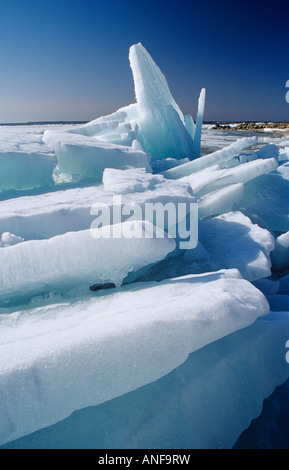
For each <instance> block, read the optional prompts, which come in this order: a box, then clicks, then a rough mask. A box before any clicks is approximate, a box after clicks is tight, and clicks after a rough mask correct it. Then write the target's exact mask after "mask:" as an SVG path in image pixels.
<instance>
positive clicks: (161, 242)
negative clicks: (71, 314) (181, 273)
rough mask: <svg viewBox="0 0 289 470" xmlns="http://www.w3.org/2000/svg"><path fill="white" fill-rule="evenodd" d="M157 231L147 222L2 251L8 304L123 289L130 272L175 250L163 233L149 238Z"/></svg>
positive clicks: (0, 293) (2, 295) (2, 285)
mask: <svg viewBox="0 0 289 470" xmlns="http://www.w3.org/2000/svg"><path fill="white" fill-rule="evenodd" d="M152 228H153V227H152V225H151V224H150V223H149V222H147V221H143V222H142V221H138V222H131V223H129V222H124V223H123V224H115V225H114V226H113V228H112V227H111V226H110V225H107V226H106V227H103V228H99V229H93V230H92V231H91V230H83V231H81V232H69V233H66V234H64V235H59V236H58V237H54V238H50V239H48V240H31V241H27V242H23V243H19V244H17V245H14V246H9V247H7V248H2V249H0V299H2V303H3V302H4V304H5V303H9V301H12V302H14V301H15V299H16V298H20V299H21V298H27V297H31V296H33V295H36V294H42V293H47V292H48V293H49V292H50V291H51V290H53V289H57V290H58V291H59V290H60V291H61V290H63V289H68V288H69V289H71V288H75V287H79V286H84V285H87V288H89V286H90V285H92V284H95V283H106V282H112V283H114V284H116V285H120V284H121V283H122V281H123V279H124V278H125V277H126V276H127V274H128V273H129V272H131V271H134V270H138V269H140V268H141V267H143V266H146V265H149V264H151V263H155V262H157V261H159V260H161V259H163V258H165V257H166V255H167V254H168V253H169V252H171V251H173V250H174V249H175V246H176V243H175V241H174V240H173V239H171V238H168V235H167V234H166V233H164V232H163V231H162V230H161V229H158V231H157V233H156V235H155V236H152V237H151V238H146V234H147V233H150V232H149V231H150V230H152ZM130 233H133V238H129V234H130Z"/></svg>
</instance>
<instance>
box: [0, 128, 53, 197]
mask: <svg viewBox="0 0 289 470" xmlns="http://www.w3.org/2000/svg"><path fill="white" fill-rule="evenodd" d="M56 164H57V159H56V156H55V155H54V153H53V152H52V151H51V149H49V147H48V146H46V145H44V144H43V142H42V141H41V137H39V136H35V135H33V134H29V133H28V132H25V131H22V132H19V131H18V132H17V130H11V129H7V128H5V127H3V128H1V129H0V169H1V171H0V192H1V191H6V192H7V191H9V190H29V189H33V188H39V187H49V186H52V185H54V180H53V171H54V168H55V166H56Z"/></svg>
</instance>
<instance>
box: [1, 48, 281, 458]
mask: <svg viewBox="0 0 289 470" xmlns="http://www.w3.org/2000/svg"><path fill="white" fill-rule="evenodd" d="M129 63H130V67H131V71H132V75H133V82H134V87H135V102H134V103H131V104H128V106H125V107H123V108H121V109H118V110H116V111H115V112H113V113H111V114H110V115H108V116H100V117H97V118H96V119H94V120H93V121H91V122H89V123H87V124H82V125H78V124H74V125H41V126H14V127H9V126H1V127H0V169H1V172H0V198H1V200H0V205H1V211H0V403H1V405H0V445H1V447H2V448H7V447H12V448H13V447H15V448H17V447H18V448H21V447H27V448H28V447H34V448H37V447H38V448H41V447H43V445H47V446H48V447H51V448H52V447H53V446H56V447H57V446H60V447H61V446H62V447H68V448H71V447H78V446H81V445H82V446H83V447H89V446H91V447H98V448H117V447H120V448H164V449H165V448H187V449H188V448H220V447H223V448H231V447H233V446H234V444H235V442H236V441H237V439H238V437H239V436H240V435H241V433H242V432H243V431H244V430H245V429H246V428H247V427H248V426H249V425H250V423H251V421H252V420H253V419H254V418H256V417H258V415H259V414H260V412H261V410H262V404H263V401H264V399H265V398H267V397H268V396H269V395H270V394H272V393H273V392H274V390H275V388H276V387H277V386H279V385H282V384H284V383H285V382H286V381H287V379H288V378H289V364H288V363H287V362H286V360H285V354H286V348H285V344H286V341H287V340H288V339H289V280H288V279H289V276H288V269H289V237H288V233H289V198H288V190H289V166H288V148H289V146H288V138H287V137H286V135H283V136H279V135H278V134H274V135H273V134H272V136H271V135H270V134H269V133H266V135H265V136H264V134H262V133H260V132H258V133H256V135H252V133H247V132H246V131H238V132H237V131H234V133H232V132H230V131H222V133H221V134H220V133H219V132H218V131H214V130H213V129H212V126H210V125H207V124H204V122H205V121H204V112H205V97H206V90H205V89H204V88H203V89H201V90H200V98H199V101H198V103H197V109H196V110H194V109H193V110H192V111H193V112H192V114H191V115H189V114H186V115H184V114H183V112H182V110H181V109H180V107H179V105H178V104H177V102H176V100H175V99H174V97H173V96H172V93H171V91H170V89H169V84H168V82H167V80H166V78H165V76H164V74H163V72H162V71H161V70H160V68H159V67H158V65H157V64H156V63H155V62H154V60H153V59H152V57H151V56H150V54H149V53H148V51H147V50H146V49H145V47H144V46H143V45H142V44H140V43H139V44H135V45H133V46H132V47H131V48H130V51H129ZM232 128H233V127H232ZM148 204H151V205H152V207H154V209H155V210H156V211H157V210H158V208H161V209H162V211H163V212H162V215H163V217H164V219H163V222H164V224H163V227H161V226H160V225H161V224H159V219H158V218H157V217H156V218H155V220H153V221H151V220H147V219H146V217H145V216H144V215H145V210H144V209H145V208H146V207H147V205H148ZM181 205H184V206H185V207H186V208H187V207H189V208H190V207H196V206H197V207H198V218H197V219H196V220H193V223H194V224H195V225H197V233H198V240H197V244H196V246H195V245H194V248H192V247H190V248H186V249H182V247H181V245H180V243H179V241H180V239H181V238H182V237H181V232H180V228H181V225H182V224H181V222H183V220H180V219H176V220H175V222H174V223H175V227H173V228H175V229H176V231H175V236H173V237H172V236H171V230H170V229H171V228H172V226H171V225H170V224H169V222H170V223H171V219H170V217H169V216H170V213H169V211H170V210H171V209H172V207H177V206H178V207H180V206H181ZM101 207H103V208H104V207H105V208H106V210H107V213H109V214H110V216H111V218H110V219H109V220H103V222H102V226H100V227H97V228H96V227H94V225H93V224H94V221H95V218H96V217H97V216H98V211H99V210H100V208H101ZM124 207H125V208H126V212H125V219H124V220H123V219H121V220H119V217H118V216H116V214H118V212H117V211H118V210H122V209H123V208H124ZM182 207H183V206H182ZM136 208H138V210H139V212H137V211H136ZM135 214H141V216H139V218H137V219H136V217H135ZM194 214H196V212H194ZM191 215H192V213H191V212H190V211H185V212H184V220H185V221H186V222H187V223H188V222H190V217H191ZM166 216H167V218H166ZM183 228H184V227H183ZM153 229H154V230H153ZM148 232H149V233H150V234H152V233H153V234H154V236H146V235H147V234H148ZM128 233H130V236H127V235H128ZM187 233H189V232H187ZM89 423H90V424H89ZM91 423H93V429H92V428H91ZM55 440H56V441H57V442H56V441H55ZM43 443H45V444H43Z"/></svg>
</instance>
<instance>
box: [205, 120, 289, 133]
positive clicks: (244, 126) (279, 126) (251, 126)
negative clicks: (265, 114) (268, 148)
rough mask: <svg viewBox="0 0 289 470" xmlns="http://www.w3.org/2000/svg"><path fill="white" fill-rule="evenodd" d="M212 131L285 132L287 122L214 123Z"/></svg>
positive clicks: (287, 125) (288, 127) (287, 127)
mask: <svg viewBox="0 0 289 470" xmlns="http://www.w3.org/2000/svg"><path fill="white" fill-rule="evenodd" d="M212 129H214V130H225V131H227V130H235V131H258V130H259V131H262V130H264V129H270V130H271V129H272V131H275V130H276V131H282V132H284V131H285V132H287V129H288V131H289V122H286V121H282V122H252V121H244V122H240V123H230V124H229V123H225V124H220V123H216V124H215V125H214V127H212Z"/></svg>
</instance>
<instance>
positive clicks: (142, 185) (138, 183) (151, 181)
mask: <svg viewBox="0 0 289 470" xmlns="http://www.w3.org/2000/svg"><path fill="white" fill-rule="evenodd" d="M102 182H103V186H104V189H105V191H111V192H113V193H114V194H128V193H134V192H144V191H148V190H152V189H155V188H157V187H158V186H160V185H161V184H163V183H165V182H166V180H165V178H164V176H163V175H152V174H151V173H147V172H146V170H145V168H140V169H134V168H133V169H130V170H116V169H114V168H106V169H105V170H104V172H103V178H102Z"/></svg>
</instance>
